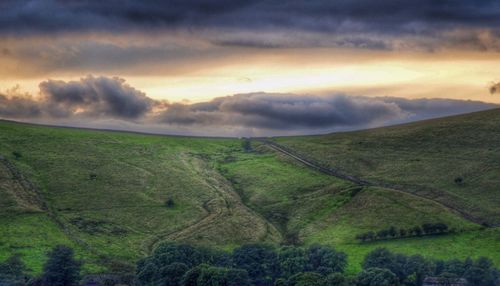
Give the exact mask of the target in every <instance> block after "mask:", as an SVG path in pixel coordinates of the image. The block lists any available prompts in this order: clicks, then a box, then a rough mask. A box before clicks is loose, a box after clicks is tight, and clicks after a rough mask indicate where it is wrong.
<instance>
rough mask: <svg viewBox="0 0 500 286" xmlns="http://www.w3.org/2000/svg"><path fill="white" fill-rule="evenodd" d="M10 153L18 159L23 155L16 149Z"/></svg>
mask: <svg viewBox="0 0 500 286" xmlns="http://www.w3.org/2000/svg"><path fill="white" fill-rule="evenodd" d="M12 155H14V158H15V159H16V160H19V159H21V157H23V155H21V153H20V152H17V151H14V152H12Z"/></svg>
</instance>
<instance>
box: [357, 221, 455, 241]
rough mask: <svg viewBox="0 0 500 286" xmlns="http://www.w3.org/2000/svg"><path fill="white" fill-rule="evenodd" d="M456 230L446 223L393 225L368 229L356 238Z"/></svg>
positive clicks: (368, 239)
mask: <svg viewBox="0 0 500 286" xmlns="http://www.w3.org/2000/svg"><path fill="white" fill-rule="evenodd" d="M452 232H455V230H454V229H449V228H448V225H446V224H445V223H424V224H422V225H421V226H414V227H410V228H396V227H394V226H391V227H389V228H386V229H382V230H379V231H377V232H375V231H368V232H364V233H360V234H358V235H356V239H358V240H360V241H373V240H381V239H390V238H403V237H411V236H423V235H435V234H444V233H452Z"/></svg>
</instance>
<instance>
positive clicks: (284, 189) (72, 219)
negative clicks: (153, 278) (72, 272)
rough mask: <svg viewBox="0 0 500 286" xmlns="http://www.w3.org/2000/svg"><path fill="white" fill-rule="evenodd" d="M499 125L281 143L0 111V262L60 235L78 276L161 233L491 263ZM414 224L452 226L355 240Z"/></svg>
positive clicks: (480, 120) (114, 266)
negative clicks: (61, 124)
mask: <svg viewBox="0 0 500 286" xmlns="http://www.w3.org/2000/svg"><path fill="white" fill-rule="evenodd" d="M499 123H500V110H491V111H484V112H479V113H474V114H468V115H463V116H456V117H449V118H443V119H436V120H430V121H424V122H419V123H412V124H407V125H401V126H395V127H387V128H380V129H374V130H367V131H360V132H349V133H338V134H331V135H325V136H306V137H283V138H274V139H273V141H274V142H276V143H277V144H278V145H277V146H282V147H283V148H286V150H289V152H290V153H284V152H281V151H279V149H276V148H273V146H272V144H271V143H272V142H271V143H269V142H266V141H260V140H254V139H252V140H250V141H247V139H242V140H240V139H226V138H225V139H216V138H190V137H173V136H159V135H143V134H134V133H126V132H108V131H95V130H82V129H70V128H53V127H46V126H35V125H29V124H18V123H14V122H6V121H0V156H1V158H0V206H1V208H0V233H1V234H2V235H1V236H0V259H3V258H5V257H7V256H9V255H11V254H13V253H21V254H23V259H24V260H25V261H26V262H27V263H28V265H29V266H30V267H31V268H32V269H33V271H35V272H38V271H40V269H41V265H42V263H43V259H44V253H45V252H46V251H47V250H48V249H50V248H51V247H52V246H54V245H56V244H61V243H62V244H67V245H70V246H72V247H74V248H75V249H76V250H77V253H78V255H79V256H80V257H81V258H83V259H85V261H86V262H87V269H86V271H87V272H98V271H101V270H108V271H118V270H120V269H123V268H130V267H132V266H133V264H134V263H135V261H136V260H137V259H138V258H140V257H143V256H144V255H146V254H148V253H149V252H150V251H151V250H152V249H153V248H154V247H155V245H157V243H158V242H160V241H164V240H176V241H185V242H190V243H195V244H202V245H210V246H214V247H219V248H223V249H231V248H233V247H235V246H238V245H240V244H242V243H245V242H257V241H262V242H267V243H275V244H280V243H304V244H312V243H316V242H319V243H326V244H332V245H335V246H336V247H337V248H339V249H341V250H344V251H346V252H347V253H348V254H349V258H350V261H349V269H350V271H352V272H354V271H357V270H358V269H359V267H360V264H359V263H360V261H361V259H362V257H363V256H364V254H366V253H367V252H368V251H370V250H372V249H374V248H375V247H379V246H384V247H388V248H390V249H393V250H397V251H400V252H405V253H420V254H423V255H426V256H430V257H439V258H454V257H456V258H464V257H467V256H473V257H477V256H481V255H483V256H488V257H490V258H492V259H493V260H494V261H495V263H496V264H497V265H500V260H499V259H500V258H499V257H498V256H495V255H494V253H495V251H497V250H498V247H499V241H498V235H499V234H500V232H499V231H498V228H492V227H491V226H494V225H496V224H497V223H499V212H498V210H499V208H500V204H499V201H498V200H499V196H498V194H499V193H498V192H500V190H499V189H498V188H496V187H497V186H499V185H500V184H499V180H500V179H499V178H498V175H499V174H500V165H499V164H500V163H499V162H500V161H499V160H498V159H500V158H499V157H500V147H498V146H497V145H498V144H495V143H498V142H500V138H499V137H500V132H499V131H500V130H499V129H500V124H499ZM294 154H295V155H294ZM291 155H292V156H291ZM294 156H296V157H294ZM300 158H304V159H306V163H307V162H312V165H307V164H305V163H304V162H301V161H300ZM316 165H318V166H321V167H323V168H325V169H328V170H335V172H338V173H339V174H341V176H335V174H337V173H334V174H333V175H332V174H330V173H328V172H324V170H323V171H322V170H320V169H318V168H316V167H317V166H316ZM315 166H316V167H315ZM351 177H355V178H359V179H361V180H362V181H367V182H369V184H360V183H359V182H357V181H356V180H350V179H349V178H351ZM458 178H461V179H460V180H458ZM425 223H444V224H446V225H447V226H448V227H449V229H453V230H454V233H452V234H442V235H430V236H421V237H409V238H391V239H385V240H377V241H370V242H361V241H359V240H357V239H356V238H355V237H356V236H357V235H359V234H362V233H365V232H367V231H380V230H383V229H386V228H389V227H391V226H393V227H395V228H397V229H398V230H399V229H409V228H413V227H415V226H419V225H422V224H425ZM481 224H484V225H485V226H488V227H485V226H481Z"/></svg>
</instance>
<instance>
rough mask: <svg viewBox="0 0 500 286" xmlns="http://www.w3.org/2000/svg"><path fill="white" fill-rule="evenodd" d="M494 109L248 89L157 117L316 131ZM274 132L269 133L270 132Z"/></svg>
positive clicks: (480, 104)
mask: <svg viewBox="0 0 500 286" xmlns="http://www.w3.org/2000/svg"><path fill="white" fill-rule="evenodd" d="M493 107H496V105H494V104H488V103H483V102H477V101H461V100H451V99H414V100H410V99H404V98H397V97H375V98H373V97H363V96H347V95H340V94H335V95H327V96H314V95H294V94H274V93H250V94H238V95H234V96H227V97H220V98H215V99H213V100H211V101H209V102H203V103H197V104H192V105H186V104H174V105H172V106H170V107H169V108H168V109H167V110H165V111H164V112H163V113H162V114H160V115H159V117H158V119H157V120H159V121H160V122H162V123H164V124H167V125H179V126H192V128H194V129H196V128H202V127H203V126H230V127H245V128H249V129H254V128H257V129H263V130H272V131H274V132H277V133H279V134H282V133H283V132H289V131H295V132H297V133H309V134H311V133H315V132H325V131H334V130H348V129H356V128H364V127H373V126H380V125H387V124H391V123H401V122H407V121H411V120H420V119H427V118H433V117H438V116H445V115H451V114H458V113H465V112H472V111H478V110H484V109H488V108H493ZM271 133H272V132H271Z"/></svg>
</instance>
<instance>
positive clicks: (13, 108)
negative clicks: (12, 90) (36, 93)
mask: <svg viewBox="0 0 500 286" xmlns="http://www.w3.org/2000/svg"><path fill="white" fill-rule="evenodd" d="M40 115H42V109H41V107H40V106H39V104H38V102H37V101H35V100H34V99H33V98H32V97H31V96H29V95H5V94H0V117H4V118H12V119H18V118H21V119H22V118H36V117H39V116H40Z"/></svg>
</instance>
